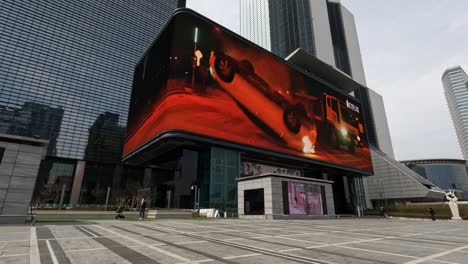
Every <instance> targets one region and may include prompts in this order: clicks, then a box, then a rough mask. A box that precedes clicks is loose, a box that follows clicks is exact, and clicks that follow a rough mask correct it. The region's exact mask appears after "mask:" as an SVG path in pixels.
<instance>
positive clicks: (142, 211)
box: [140, 198, 146, 220]
mask: <svg viewBox="0 0 468 264" xmlns="http://www.w3.org/2000/svg"><path fill="white" fill-rule="evenodd" d="M145 211H146V201H145V198H143V199H141V204H140V220H141V219H143V218H145Z"/></svg>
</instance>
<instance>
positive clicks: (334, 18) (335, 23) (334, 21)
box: [327, 2, 351, 76]
mask: <svg viewBox="0 0 468 264" xmlns="http://www.w3.org/2000/svg"><path fill="white" fill-rule="evenodd" d="M327 8H328V19H329V21H330V31H331V36H332V43H333V53H334V54H335V65H336V67H337V68H338V69H340V70H342V71H343V72H345V73H347V74H348V75H350V76H351V66H350V63H349V54H348V48H347V46H346V36H345V33H344V27H343V19H342V17H341V4H339V3H332V2H328V3H327Z"/></svg>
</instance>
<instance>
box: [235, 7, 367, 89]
mask: <svg viewBox="0 0 468 264" xmlns="http://www.w3.org/2000/svg"><path fill="white" fill-rule="evenodd" d="M240 6H241V8H240V16H241V20H240V33H241V35H242V36H244V37H246V38H247V39H249V40H251V41H252V42H255V43H256V44H258V45H260V46H262V47H263V48H265V49H268V50H270V51H271V52H273V53H274V54H276V55H278V56H280V57H283V58H285V57H286V56H288V55H289V54H290V53H292V52H293V51H294V50H296V49H297V48H302V49H303V50H305V51H307V52H308V53H310V54H312V55H314V56H316V57H317V58H319V59H320V60H322V61H324V62H326V63H328V64H330V65H332V66H335V67H336V68H338V69H340V70H341V71H343V72H344V73H346V74H348V75H350V76H352V77H353V79H354V80H356V81H357V82H360V83H361V84H364V85H365V83H366V80H365V75H364V68H363V66H362V59H361V52H360V49H359V41H358V39H357V32H356V26H355V23H354V17H353V15H352V14H351V13H350V12H349V11H348V10H347V9H346V8H345V7H344V6H343V5H341V4H340V3H339V1H332V0H328V1H327V0H314V1H311V0H294V1H293V0H261V1H248V0H241V4H240ZM266 10H268V12H266ZM265 25H266V26H265ZM267 30H269V34H267V33H266V31H267ZM268 39H269V41H268Z"/></svg>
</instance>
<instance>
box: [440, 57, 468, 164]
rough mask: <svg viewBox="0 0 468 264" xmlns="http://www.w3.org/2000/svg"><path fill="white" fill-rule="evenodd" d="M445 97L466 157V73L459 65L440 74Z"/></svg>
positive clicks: (467, 78) (459, 142)
mask: <svg viewBox="0 0 468 264" xmlns="http://www.w3.org/2000/svg"><path fill="white" fill-rule="evenodd" d="M442 84H443V86H444V92H445V99H446V100H447V105H448V108H449V111H450V115H451V117H452V122H453V125H454V127H455V132H456V134H457V138H458V144H459V145H460V148H461V152H462V155H463V159H465V160H466V159H468V75H467V74H466V72H465V71H464V70H463V69H462V68H461V67H460V66H456V67H452V68H449V69H447V70H446V71H445V72H444V74H443V75H442Z"/></svg>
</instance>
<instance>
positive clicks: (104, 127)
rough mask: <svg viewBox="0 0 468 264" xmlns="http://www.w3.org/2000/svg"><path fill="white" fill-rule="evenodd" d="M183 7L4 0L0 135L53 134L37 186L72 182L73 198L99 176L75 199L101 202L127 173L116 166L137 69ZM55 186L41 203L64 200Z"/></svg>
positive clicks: (145, 0)
mask: <svg viewBox="0 0 468 264" xmlns="http://www.w3.org/2000/svg"><path fill="white" fill-rule="evenodd" d="M178 6H185V1H180V0H179V1H177V0H158V1H152V0H128V1H127V0H99V1H95V0H81V1H41V0H18V1H16V0H4V1H1V2H0V133H6V134H10V135H18V136H25V137H32V138H38V139H47V140H49V147H48V158H47V159H46V160H45V161H43V162H42V164H41V168H40V172H39V173H40V175H39V177H38V180H37V185H36V186H38V187H39V188H36V192H38V191H39V192H41V190H46V189H48V188H49V187H50V188H52V189H53V188H55V187H53V186H55V185H60V186H62V184H65V185H66V189H67V195H68V196H70V195H72V196H73V194H70V192H71V189H72V185H77V184H78V183H81V181H83V182H84V183H86V182H90V181H93V182H94V183H95V186H91V185H89V188H91V189H92V190H91V189H88V190H86V188H85V189H81V190H80V188H75V187H74V189H76V191H75V192H76V193H75V196H76V197H77V198H76V199H78V200H80V201H83V202H84V201H85V200H86V199H85V197H86V196H87V195H88V196H90V195H91V193H93V195H92V196H94V197H93V198H92V199H97V198H96V197H98V196H99V197H100V196H102V194H101V193H102V190H101V189H103V188H107V185H109V184H112V183H110V182H109V183H108V182H107V181H112V179H111V178H118V177H115V175H116V174H121V172H119V171H124V170H126V169H122V168H120V169H118V170H119V171H117V170H116V169H115V166H114V165H113V164H118V163H119V162H120V157H121V150H122V143H123V138H124V134H125V126H126V123H127V113H128V106H129V102H130V94H131V88H132V80H133V71H134V67H135V65H136V63H137V61H138V60H139V59H140V57H141V56H142V55H143V53H144V52H145V50H146V49H147V48H148V46H149V45H150V44H151V43H152V41H153V40H154V39H155V38H156V36H157V35H158V33H159V31H160V30H161V29H162V27H163V26H164V25H165V23H166V21H167V20H168V19H169V17H170V16H171V14H172V13H173V11H174V10H175V9H176V8H177V7H178ZM78 160H79V161H78ZM103 164H105V165H103ZM80 166H82V167H83V168H84V169H83V170H81V169H79V168H81V167H80ZM117 167H118V166H117ZM79 174H81V175H79ZM92 174H95V175H99V177H104V178H106V177H107V178H109V180H102V181H101V182H99V179H97V180H96V179H87V178H89V177H92V176H89V177H88V176H87V175H92ZM130 174H131V173H127V175H130ZM83 176H84V180H83ZM77 177H78V178H81V179H80V180H78V181H77ZM93 177H94V176H93ZM107 178H106V179H107ZM96 181H97V182H96ZM114 184H115V182H114ZM40 185H43V186H42V188H41V186H40ZM96 186H98V187H96ZM47 191H50V192H51V193H50V194H48V197H47V198H44V199H43V201H42V202H56V201H57V193H56V191H55V190H47ZM86 191H88V194H85V193H83V192H86ZM38 195H39V194H38ZM36 196H37V195H36ZM76 199H75V200H76ZM75 202H78V201H75Z"/></svg>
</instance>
